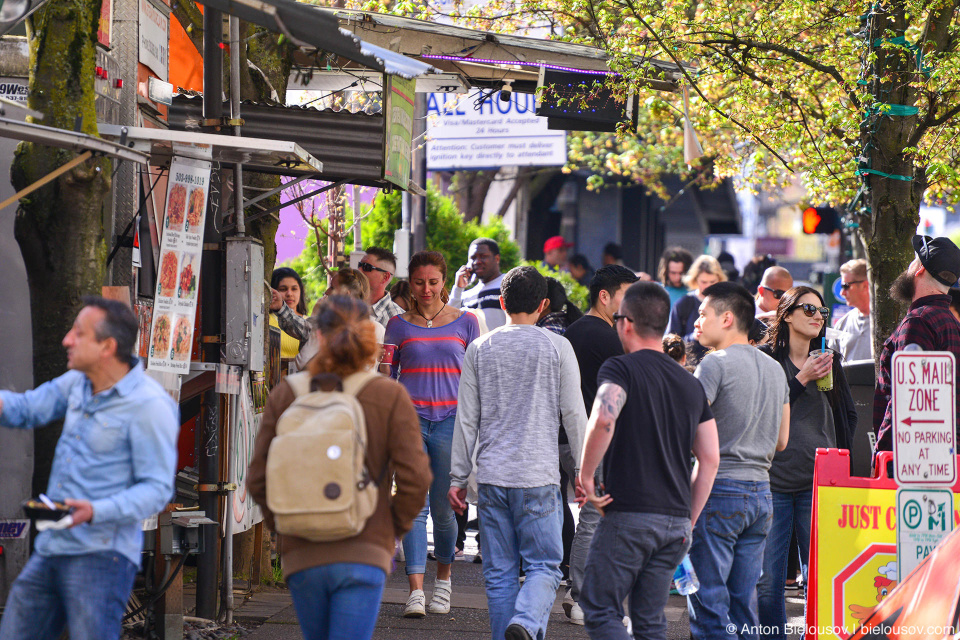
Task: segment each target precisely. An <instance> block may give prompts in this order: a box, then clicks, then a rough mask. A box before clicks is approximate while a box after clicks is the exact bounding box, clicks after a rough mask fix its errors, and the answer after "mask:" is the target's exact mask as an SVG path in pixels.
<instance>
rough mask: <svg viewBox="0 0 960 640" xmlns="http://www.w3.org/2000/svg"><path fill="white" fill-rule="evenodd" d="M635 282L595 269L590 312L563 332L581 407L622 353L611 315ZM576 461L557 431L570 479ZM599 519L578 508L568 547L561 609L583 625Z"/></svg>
mask: <svg viewBox="0 0 960 640" xmlns="http://www.w3.org/2000/svg"><path fill="white" fill-rule="evenodd" d="M636 281H637V276H636V274H634V273H633V271H630V269H627V268H626V267H622V266H620V265H615V264H614V265H607V266H605V267H601V268H600V269H597V271H596V273H595V274H594V275H593V279H592V280H590V311H588V312H587V314H586V315H585V316H583V317H582V318H580V319H579V320H577V321H576V322H574V323H573V324H571V325H570V326H569V327H567V331H566V333H564V334H563V337H565V338H566V339H567V340H569V341H570V344H571V345H573V352H574V353H575V354H577V363H578V364H579V366H580V390H581V391H582V392H583V406H584V407H586V408H587V409H589V408H590V407H591V406H593V398H594V396H596V395H597V373H598V372H599V371H600V367H601V366H603V363H604V362H606V361H607V360H608V359H609V358H612V357H614V356H622V355H623V345H622V344H620V336H618V335H617V330H616V329H614V327H613V314H615V313H616V312H617V309H619V308H620V301H621V300H622V299H623V292H624V291H626V290H627V287H629V286H630V285H631V284H633V283H634V282H636ZM578 463H579V460H574V459H573V456H572V455H571V453H570V445H569V444H567V440H566V434H565V433H564V432H563V430H562V429H561V430H560V465H561V467H562V468H563V471H564V473H566V475H567V477H569V478H570V480H571V481H574V480H576V477H577V474H576V470H577V467H578ZM598 522H600V512H599V511H597V510H596V509H594V508H593V506H592V505H589V504H588V505H586V506H585V507H584V508H583V509H581V510H580V521H579V522H578V524H577V532H576V534H575V535H574V538H573V544H572V547H571V549H570V591H569V592H567V595H566V596H565V597H564V599H563V611H564V613H566V614H567V619H568V620H570V622H572V623H574V624H583V612H582V611H581V610H580V607H579V606H578V605H577V600H578V599H579V598H580V585H581V584H583V571H584V565H585V564H586V562H587V552H588V551H589V550H590V541H591V540H592V539H593V532H594V531H595V530H596V528H597V523H598Z"/></svg>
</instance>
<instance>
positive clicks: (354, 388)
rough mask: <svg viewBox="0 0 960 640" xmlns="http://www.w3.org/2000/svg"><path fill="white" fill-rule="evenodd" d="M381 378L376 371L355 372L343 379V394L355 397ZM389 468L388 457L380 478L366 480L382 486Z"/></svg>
mask: <svg viewBox="0 0 960 640" xmlns="http://www.w3.org/2000/svg"><path fill="white" fill-rule="evenodd" d="M379 377H381V375H380V374H379V373H377V372H376V370H372V371H357V372H356V373H353V374H351V375H349V376H347V377H346V378H344V379H343V392H344V393H349V394H350V395H352V396H354V397H356V396H357V394H359V393H360V392H361V391H363V388H364V387H366V386H367V384H368V383H369V382H371V381H372V380H374V379H376V378H379ZM389 468H390V457H389V456H387V459H386V460H385V461H384V463H383V469H382V470H381V471H380V476H379V477H377V478H372V477H369V476H368V480H372V481H375V482H376V484H377V486H378V487H379V486H381V485H383V481H384V480H385V479H386V477H387V471H388V470H389ZM364 486H366V483H365V484H364Z"/></svg>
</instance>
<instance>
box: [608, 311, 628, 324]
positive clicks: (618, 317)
mask: <svg viewBox="0 0 960 640" xmlns="http://www.w3.org/2000/svg"><path fill="white" fill-rule="evenodd" d="M620 320H626V321H627V322H633V318H631V317H630V316H625V315H622V314H619V313H615V314H613V324H617V322H619V321H620Z"/></svg>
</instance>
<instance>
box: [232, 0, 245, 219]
mask: <svg viewBox="0 0 960 640" xmlns="http://www.w3.org/2000/svg"><path fill="white" fill-rule="evenodd" d="M230 119H231V120H233V121H234V122H235V124H234V125H233V135H235V136H239V135H240V125H239V124H236V122H239V120H240V19H239V18H237V17H236V16H233V15H231V16H230ZM233 211H234V214H235V215H236V217H237V235H239V236H242V235H244V234H245V233H246V231H247V229H246V224H245V220H244V218H243V165H242V164H241V163H239V162H238V163H236V164H235V165H234V167H233Z"/></svg>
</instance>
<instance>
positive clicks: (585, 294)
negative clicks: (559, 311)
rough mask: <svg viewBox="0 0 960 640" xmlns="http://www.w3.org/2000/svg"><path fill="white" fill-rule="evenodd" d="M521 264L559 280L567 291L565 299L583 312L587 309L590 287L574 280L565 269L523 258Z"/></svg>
mask: <svg viewBox="0 0 960 640" xmlns="http://www.w3.org/2000/svg"><path fill="white" fill-rule="evenodd" d="M523 266H526V267H534V268H536V270H537V271H539V272H540V273H542V274H543V275H544V276H546V277H548V278H554V279H556V280H559V281H560V284H562V285H563V288H564V290H566V292H567V300H569V301H570V302H572V303H573V304H575V305H576V306H577V307H578V308H579V309H580V310H581V311H583V312H586V311H587V310H588V309H589V307H590V289H588V288H587V287H585V286H583V285H582V284H580V283H579V282H577V281H576V280H574V279H573V276H571V275H570V274H569V273H567V272H566V271H560V270H559V269H557V268H556V267H548V266H547V265H545V264H544V263H542V262H540V261H539V260H524V261H523Z"/></svg>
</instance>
